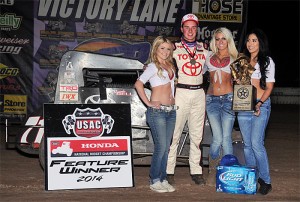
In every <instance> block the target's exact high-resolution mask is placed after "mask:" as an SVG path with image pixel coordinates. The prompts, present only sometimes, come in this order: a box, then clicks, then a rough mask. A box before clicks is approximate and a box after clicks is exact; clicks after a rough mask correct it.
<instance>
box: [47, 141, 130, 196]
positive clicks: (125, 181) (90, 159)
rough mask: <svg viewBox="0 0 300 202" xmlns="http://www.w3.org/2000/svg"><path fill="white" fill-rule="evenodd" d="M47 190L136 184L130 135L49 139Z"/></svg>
mask: <svg viewBox="0 0 300 202" xmlns="http://www.w3.org/2000/svg"><path fill="white" fill-rule="evenodd" d="M47 147H48V151H47V152H48V156H47V157H48V164H47V179H46V181H47V185H46V187H47V190H58V189H87V188H108V187H133V185H134V184H133V169H132V158H131V149H130V147H131V146H130V138H129V137H128V136H127V137H102V138H101V139H90V140H85V139H79V138H71V137H64V138H47Z"/></svg>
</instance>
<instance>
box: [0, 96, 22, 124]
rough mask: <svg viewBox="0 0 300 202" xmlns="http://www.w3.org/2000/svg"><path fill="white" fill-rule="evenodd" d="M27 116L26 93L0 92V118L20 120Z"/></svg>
mask: <svg viewBox="0 0 300 202" xmlns="http://www.w3.org/2000/svg"><path fill="white" fill-rule="evenodd" d="M26 117H27V95H7V94H0V119H1V120H3V121H4V120H5V119H10V120H12V121H20V120H22V119H24V118H26Z"/></svg>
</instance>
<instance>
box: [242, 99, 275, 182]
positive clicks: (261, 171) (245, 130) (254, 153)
mask: <svg viewBox="0 0 300 202" xmlns="http://www.w3.org/2000/svg"><path fill="white" fill-rule="evenodd" d="M270 114H271V100H270V98H268V99H267V100H266V101H265V102H264V104H262V105H261V107H260V115H259V116H255V115H254V114H253V112H239V113H238V122H239V126H240V130H241V133H242V136H243V141H244V154H245V161H246V165H247V166H251V167H256V168H257V170H258V177H260V178H261V179H263V180H264V181H265V182H266V183H268V184H270V183H271V178H270V170H269V161H268V156H267V152H266V148H265V146H264V139H265V132H266V127H267V124H268V121H269V117H270Z"/></svg>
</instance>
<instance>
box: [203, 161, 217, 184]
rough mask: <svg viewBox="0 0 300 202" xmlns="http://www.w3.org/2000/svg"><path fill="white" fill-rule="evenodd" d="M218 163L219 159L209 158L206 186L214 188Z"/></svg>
mask: <svg viewBox="0 0 300 202" xmlns="http://www.w3.org/2000/svg"><path fill="white" fill-rule="evenodd" d="M219 162H220V158H216V159H212V158H211V157H210V158H209V165H208V166H209V167H208V177H207V179H206V185H208V186H211V187H216V174H217V172H216V169H217V166H218V164H219Z"/></svg>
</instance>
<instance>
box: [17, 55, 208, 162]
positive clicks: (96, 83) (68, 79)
mask: <svg viewBox="0 0 300 202" xmlns="http://www.w3.org/2000/svg"><path fill="white" fill-rule="evenodd" d="M143 67H144V65H143V64H142V63H141V62H139V61H138V60H135V59H128V58H121V57H117V56H110V55H103V54H99V53H90V52H82V51H75V50H72V51H68V52H66V53H65V54H64V55H63V57H62V59H61V62H60V67H59V73H58V78H57V87H56V92H55V97H54V103H56V104H97V103H130V106H131V125H132V151H133V158H134V162H135V164H150V161H149V160H150V159H149V157H151V155H152V153H153V147H154V145H153V141H152V137H151V131H150V129H149V127H148V126H147V124H146V116H145V111H146V107H145V105H144V104H143V103H142V101H141V100H140V98H139V96H138V94H137V93H136V91H135V89H134V83H135V81H136V79H137V78H138V77H139V75H140V74H141V73H142V71H143ZM66 84H67V85H66ZM65 85H66V86H67V87H66V86H65ZM74 91H76V92H78V93H76V94H74V93H70V92H74ZM150 92H151V91H150V88H148V87H147V85H146V94H147V95H150ZM42 110H43V109H40V110H37V111H36V112H35V113H33V114H32V115H30V116H29V117H28V119H27V121H26V123H25V124H24V126H25V128H23V130H22V131H21V132H19V133H18V134H17V140H16V141H17V148H18V149H19V150H21V151H22V152H24V153H27V154H31V155H36V156H39V160H40V162H41V166H42V167H44V158H45V156H44V155H45V152H44V145H43V144H44V141H43V135H44V118H43V117H42V114H43V111H42ZM211 137H212V135H211V129H210V125H209V122H208V120H206V122H205V127H204V137H203V141H202V144H201V149H202V160H201V163H202V164H203V165H208V151H209V145H210V143H211ZM188 153H189V138H188V128H187V126H186V127H185V128H184V131H183V133H182V137H181V140H180V145H179V148H178V162H179V163H183V164H187V163H188ZM200 158H201V157H200Z"/></svg>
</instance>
